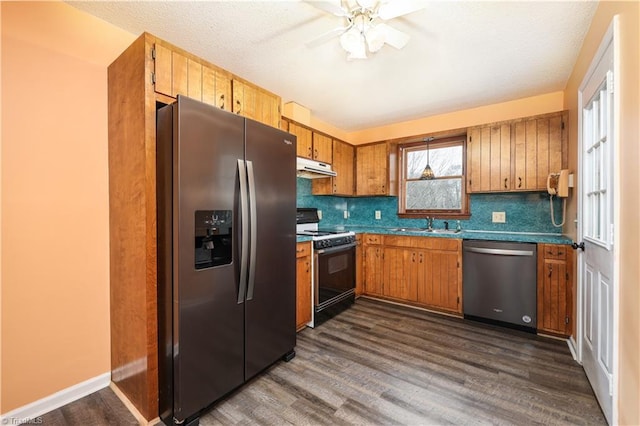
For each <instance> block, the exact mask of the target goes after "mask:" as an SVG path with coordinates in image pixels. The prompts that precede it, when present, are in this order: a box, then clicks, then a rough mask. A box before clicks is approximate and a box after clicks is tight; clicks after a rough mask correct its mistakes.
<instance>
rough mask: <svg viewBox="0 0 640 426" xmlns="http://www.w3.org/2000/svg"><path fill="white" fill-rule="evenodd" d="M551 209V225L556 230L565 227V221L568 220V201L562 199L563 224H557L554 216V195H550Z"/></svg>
mask: <svg viewBox="0 0 640 426" xmlns="http://www.w3.org/2000/svg"><path fill="white" fill-rule="evenodd" d="M549 209H550V210H551V223H552V224H553V226H555V227H556V228H560V227H561V226H562V225H564V222H565V219H566V218H567V199H566V198H563V199H562V223H560V224H556V219H555V217H554V215H553V195H549Z"/></svg>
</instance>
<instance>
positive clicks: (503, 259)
mask: <svg viewBox="0 0 640 426" xmlns="http://www.w3.org/2000/svg"><path fill="white" fill-rule="evenodd" d="M536 249H537V246H536V244H532V243H511V242H503V241H478V240H465V241H463V242H462V250H463V253H462V265H463V268H462V306H463V313H464V316H465V318H469V319H477V320H489V322H494V321H497V322H499V323H502V324H503V325H507V326H511V327H514V328H519V329H522V330H525V331H531V332H535V329H536V308H537V305H536V288H537V286H536V257H537V250H536Z"/></svg>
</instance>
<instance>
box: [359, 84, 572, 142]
mask: <svg viewBox="0 0 640 426" xmlns="http://www.w3.org/2000/svg"><path fill="white" fill-rule="evenodd" d="M563 105H564V104H563V93H562V92H553V93H547V94H544V95H538V96H532V97H529V98H523V99H517V100H514V101H509V102H502V103H499V104H493V105H485V106H482V107H478V108H471V109H465V110H461V111H455V112H451V113H448V114H440V115H434V116H431V117H426V118H421V119H418V120H412V121H404V122H401V123H396V124H390V125H388V126H381V127H374V128H371V129H366V130H361V131H358V132H352V133H349V134H348V136H347V138H346V141H347V142H350V143H352V144H355V145H358V144H363V143H367V142H375V141H380V140H385V139H394V138H401V137H404V136H413V135H420V134H425V133H435V132H440V131H446V130H454V129H460V128H463V127H469V126H475V125H478V124H486V123H493V122H496V121H503V120H511V119H514V118H520V117H528V116H531V115H537V114H544V113H547V112H555V111H561V110H562V109H563Z"/></svg>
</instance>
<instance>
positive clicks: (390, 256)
mask: <svg viewBox="0 0 640 426" xmlns="http://www.w3.org/2000/svg"><path fill="white" fill-rule="evenodd" d="M384 255H385V257H384V295H385V296H387V297H392V298H394V299H399V300H405V301H410V302H415V301H416V300H417V299H418V290H417V273H418V269H419V265H420V264H419V256H418V252H417V251H416V250H411V249H407V248H396V247H385V249H384Z"/></svg>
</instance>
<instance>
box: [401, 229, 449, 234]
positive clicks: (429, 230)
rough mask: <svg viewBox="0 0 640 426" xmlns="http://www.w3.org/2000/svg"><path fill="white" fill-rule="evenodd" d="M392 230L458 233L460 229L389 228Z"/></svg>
mask: <svg viewBox="0 0 640 426" xmlns="http://www.w3.org/2000/svg"><path fill="white" fill-rule="evenodd" d="M389 230H390V231H395V232H424V233H428V234H457V233H459V232H460V231H459V230H457V229H427V228H389Z"/></svg>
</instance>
